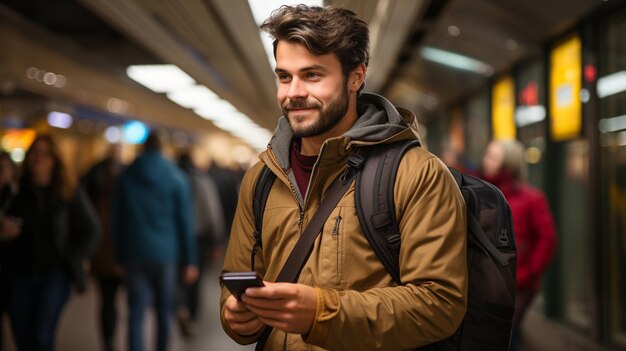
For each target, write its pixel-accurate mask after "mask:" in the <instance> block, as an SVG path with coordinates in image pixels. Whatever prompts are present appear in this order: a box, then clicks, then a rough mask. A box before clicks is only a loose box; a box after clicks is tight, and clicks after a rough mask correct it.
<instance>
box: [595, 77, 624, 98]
mask: <svg viewBox="0 0 626 351" xmlns="http://www.w3.org/2000/svg"><path fill="white" fill-rule="evenodd" d="M597 91H598V96H599V97H600V98H601V99H604V98H605V97H607V96H611V95H614V94H617V93H621V92H623V91H626V71H619V72H616V73H613V74H609V75H608V76H604V77H602V78H600V79H598V85H597Z"/></svg>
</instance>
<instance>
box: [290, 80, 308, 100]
mask: <svg viewBox="0 0 626 351" xmlns="http://www.w3.org/2000/svg"><path fill="white" fill-rule="evenodd" d="M287 97H288V98H289V99H290V100H298V99H302V98H306V97H307V91H306V87H305V84H304V83H303V82H302V81H301V80H300V79H297V78H294V79H292V80H291V82H290V83H289V90H288V91H287Z"/></svg>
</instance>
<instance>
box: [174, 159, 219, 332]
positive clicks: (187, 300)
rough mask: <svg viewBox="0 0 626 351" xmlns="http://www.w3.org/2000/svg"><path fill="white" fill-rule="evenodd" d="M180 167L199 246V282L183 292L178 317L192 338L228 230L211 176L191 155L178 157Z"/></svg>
mask: <svg viewBox="0 0 626 351" xmlns="http://www.w3.org/2000/svg"><path fill="white" fill-rule="evenodd" d="M178 166H179V167H180V168H181V169H182V170H183V172H185V174H186V175H187V177H188V180H189V184H190V186H191V193H192V200H193V205H194V208H195V227H194V229H195V232H196V238H197V243H198V270H199V272H198V279H197V280H196V281H195V282H194V283H192V284H191V285H189V286H183V288H182V289H181V290H182V291H181V300H182V301H181V305H182V306H180V307H181V308H179V310H178V315H177V317H178V321H179V324H180V327H181V331H182V333H183V335H185V336H186V337H190V336H192V334H193V331H194V328H193V326H194V325H195V323H196V322H197V321H198V314H199V312H200V308H199V307H200V306H199V302H200V296H201V291H200V288H201V279H202V276H203V273H204V272H205V270H206V268H208V267H207V265H209V264H210V263H211V259H212V253H213V250H214V248H215V245H216V244H217V243H219V242H221V241H223V240H224V238H226V226H225V224H224V212H223V210H222V206H221V203H220V197H219V192H218V190H217V186H216V185H215V182H214V181H213V179H212V178H211V176H210V175H209V174H207V173H205V172H201V171H200V170H198V169H197V168H196V166H195V165H194V162H193V160H192V158H191V156H190V155H189V153H188V152H184V153H182V154H181V155H180V156H179V158H178Z"/></svg>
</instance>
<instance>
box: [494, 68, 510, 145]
mask: <svg viewBox="0 0 626 351" xmlns="http://www.w3.org/2000/svg"><path fill="white" fill-rule="evenodd" d="M491 97H492V99H491V122H492V125H493V138H494V139H515V87H514V85H513V78H511V77H510V76H506V77H503V78H501V79H499V80H498V81H497V82H496V83H495V84H494V86H493V91H492V95H491Z"/></svg>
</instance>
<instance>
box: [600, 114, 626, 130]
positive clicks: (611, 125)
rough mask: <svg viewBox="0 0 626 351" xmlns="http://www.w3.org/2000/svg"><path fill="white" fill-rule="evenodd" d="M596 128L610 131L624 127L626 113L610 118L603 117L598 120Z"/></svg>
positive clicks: (625, 124) (625, 125) (625, 127)
mask: <svg viewBox="0 0 626 351" xmlns="http://www.w3.org/2000/svg"><path fill="white" fill-rule="evenodd" d="M598 128H599V129H600V132H602V133H612V132H617V131H620V130H624V129H626V115H623V116H617V117H612V118H603V119H601V120H600V122H598Z"/></svg>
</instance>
